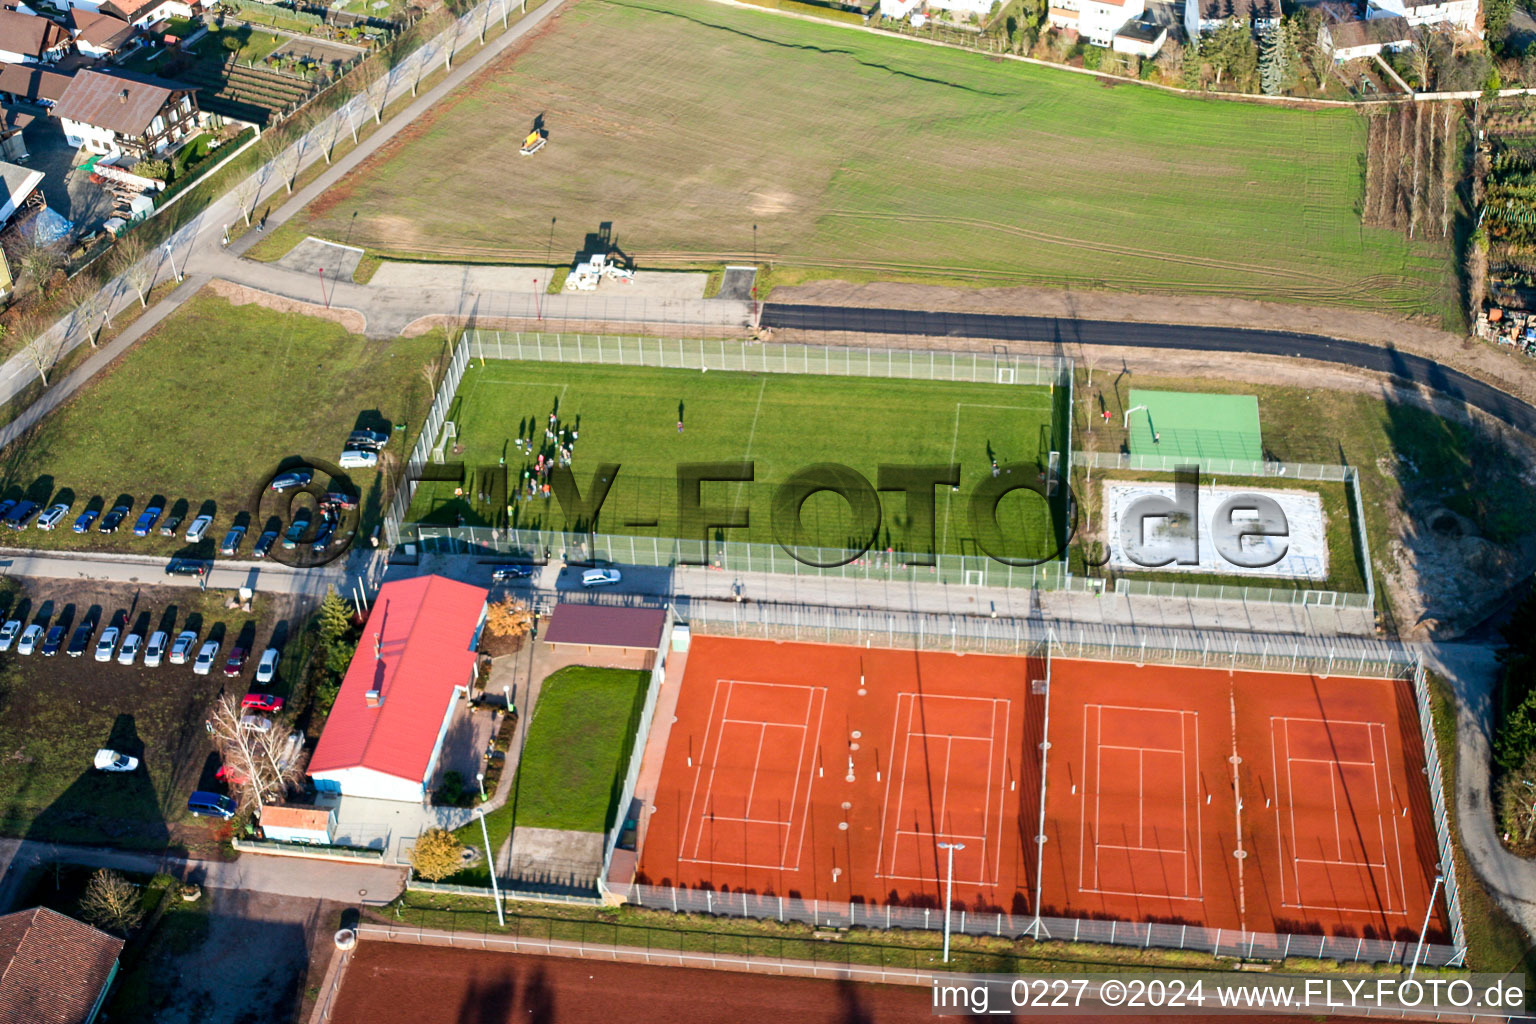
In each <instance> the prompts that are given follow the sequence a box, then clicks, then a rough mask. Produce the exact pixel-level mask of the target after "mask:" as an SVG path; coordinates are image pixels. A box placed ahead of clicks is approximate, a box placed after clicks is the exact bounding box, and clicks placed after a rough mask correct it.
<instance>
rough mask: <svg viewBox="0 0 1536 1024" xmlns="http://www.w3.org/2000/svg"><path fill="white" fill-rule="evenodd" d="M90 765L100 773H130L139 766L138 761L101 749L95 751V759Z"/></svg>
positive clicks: (107, 749) (125, 755)
mask: <svg viewBox="0 0 1536 1024" xmlns="http://www.w3.org/2000/svg"><path fill="white" fill-rule="evenodd" d="M92 763H94V764H95V765H96V770H97V771H101V772H131V771H133V770H134V769H135V768H137V767H138V766H139V759H138V758H136V757H129V756H128V755H127V754H119V753H118V752H117V751H115V750H111V749H109V748H107V747H102V748H101V749H100V750H98V751H96V759H95V761H94V762H92Z"/></svg>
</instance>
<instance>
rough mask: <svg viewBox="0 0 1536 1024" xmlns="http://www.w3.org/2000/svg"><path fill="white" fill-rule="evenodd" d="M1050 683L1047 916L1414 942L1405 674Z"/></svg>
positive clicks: (1417, 869) (1094, 667) (1086, 678)
mask: <svg viewBox="0 0 1536 1024" xmlns="http://www.w3.org/2000/svg"><path fill="white" fill-rule="evenodd" d="M1051 675H1052V684H1051V711H1050V714H1051V722H1050V741H1051V746H1050V754H1049V759H1048V767H1047V795H1046V835H1047V836H1048V837H1049V842H1048V843H1047V845H1046V865H1045V870H1044V879H1045V885H1044V892H1043V900H1042V902H1043V903H1044V908H1045V909H1044V912H1045V913H1046V914H1049V915H1059V916H1063V917H1083V916H1107V917H1114V918H1119V919H1124V920H1136V921H1144V920H1152V921H1164V922H1185V923H1189V924H1199V925H1204V926H1207V927H1213V928H1235V929H1237V928H1241V929H1247V930H1251V931H1259V932H1276V933H1290V932H1299V933H1316V932H1318V931H1319V930H1322V931H1323V932H1325V933H1327V934H1331V935H1359V936H1362V937H1365V938H1387V939H1412V938H1414V937H1416V934H1417V929H1418V927H1419V925H1420V923H1421V922H1422V919H1423V914H1424V909H1425V902H1426V900H1427V899H1428V898H1429V894H1430V890H1431V887H1432V885H1433V878H1434V872H1435V852H1434V850H1435V844H1434V831H1433V824H1432V821H1431V817H1430V811H1429V798H1428V792H1427V789H1426V787H1425V784H1424V776H1423V774H1422V768H1423V765H1424V754H1423V747H1422V743H1421V741H1420V738H1419V734H1418V721H1417V716H1416V711H1415V709H1414V705H1413V698H1412V695H1411V692H1410V691H1409V689H1408V686H1409V684H1408V683H1407V682H1406V681H1402V680H1397V681H1394V680H1384V679H1353V678H1329V679H1320V678H1316V677H1312V676H1304V675H1280V674H1261V673H1252V672H1237V673H1228V672H1226V671H1218V670H1201V669H1188V668H1172V667H1167V666H1147V667H1144V668H1137V667H1135V666H1131V665H1124V664H1112V663H1103V662H1082V661H1066V660H1062V659H1057V660H1055V661H1054V662H1053V663H1052V668H1051ZM1437 926H1438V927H1439V929H1440V935H1439V937H1436V936H1435V934H1434V929H1435V927H1437ZM1446 933H1447V929H1446V927H1445V925H1444V922H1443V921H1437V923H1436V924H1433V925H1432V927H1431V936H1430V941H1435V942H1442V941H1445V935H1446Z"/></svg>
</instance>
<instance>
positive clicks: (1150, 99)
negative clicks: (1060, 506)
mask: <svg viewBox="0 0 1536 1024" xmlns="http://www.w3.org/2000/svg"><path fill="white" fill-rule="evenodd" d="M616 67H622V68H623V69H624V74H623V86H622V87H621V88H612V89H597V90H594V89H592V88H591V87H590V83H591V82H593V81H598V80H603V79H604V78H605V77H606V76H608V75H609V74H611V71H612V69H613V68H616ZM537 116H542V117H543V119H544V123H545V127H546V128H547V130H548V132H549V136H548V137H549V145H548V146H547V147H546V148H545V149H544V150H543V151H542V152H540V153H539V154H538V156H537V157H535V158H530V159H526V160H516V161H510V162H509V161H508V159H507V154H508V152H509V148H508V140H509V139H515V138H520V137H521V136H522V135H523V134H525V133H526V132H527V131H528V129H529V126H530V125H531V124H532V123H533V120H534V118H535V117H537ZM1365 134H1366V132H1365V122H1364V120H1363V118H1362V117H1361V116H1360V115H1359V114H1357V113H1356V112H1354V111H1351V110H1345V109H1330V110H1301V109H1290V108H1276V107H1268V106H1261V105H1258V104H1249V103H1227V102H1219V101H1211V100H1204V99H1198V98H1192V97H1184V96H1177V95H1172V94H1167V93H1163V92H1160V91H1157V90H1153V89H1148V88H1142V87H1138V86H1134V85H1130V84H1125V85H1119V86H1116V87H1114V88H1108V87H1106V83H1104V82H1101V81H1099V80H1097V79H1091V78H1084V77H1082V76H1078V75H1072V74H1068V73H1065V72H1063V71H1061V70H1059V69H1051V68H1043V67H1036V66H1033V65H1025V64H1020V63H1017V62H1011V61H1006V62H1005V61H1001V60H997V59H991V58H988V57H987V56H985V55H981V54H974V53H964V52H959V51H953V50H947V49H941V48H936V47H930V46H923V45H918V44H914V43H911V42H907V41H903V40H900V39H893V38H889V37H884V36H876V35H869V34H864V33H859V32H856V31H851V30H849V29H845V28H841V27H838V26H830V25H817V24H809V23H805V22H802V21H797V20H793V19H790V18H785V17H782V16H779V15H775V14H772V13H768V12H760V11H752V10H741V9H735V8H727V7H724V6H720V5H716V4H711V3H708V2H705V0H670V2H668V3H666V4H659V3H654V2H651V0H584V2H583V3H581V4H579V5H577V6H576V7H573V8H571V9H570V10H568V11H565V12H564V13H563V14H562V15H561V17H560V18H559V19H558V21H556V22H555V23H553V24H552V25H551V27H550V28H549V29H548V31H546V32H544V33H542V34H541V35H540V37H539V39H538V40H537V41H535V42H534V43H532V44H531V45H530V46H529V47H526V48H520V49H518V50H517V51H516V52H515V53H509V54H508V55H507V56H505V57H503V58H501V59H500V60H499V61H498V62H497V63H496V64H494V65H493V66H492V67H489V68H487V69H486V70H485V71H484V72H483V73H482V74H481V75H480V77H479V78H478V79H476V81H475V82H474V83H473V84H472V85H471V86H470V87H468V88H465V89H462V90H460V91H459V92H458V93H457V94H456V95H455V97H454V98H453V99H452V100H451V101H450V102H448V103H446V104H443V105H440V106H439V107H437V108H435V109H434V111H433V112H432V113H431V114H430V115H429V116H428V117H427V118H426V119H425V120H424V121H423V122H422V123H421V124H420V125H418V126H416V127H413V129H412V132H411V133H410V138H408V139H402V140H401V142H400V143H399V144H397V145H395V146H391V147H389V148H388V150H387V152H383V153H380V154H378V155H376V156H375V157H373V158H371V159H370V160H369V161H368V162H367V163H366V164H365V165H364V166H363V167H362V168H361V169H360V170H359V171H358V172H357V173H355V174H353V175H351V176H349V177H348V178H347V179H346V180H345V181H343V182H341V183H340V184H339V185H338V186H337V187H335V188H333V189H331V190H330V191H329V192H328V193H327V194H325V195H323V196H321V197H320V198H319V199H318V200H316V201H315V202H314V203H313V204H311V206H310V208H309V209H308V210H307V211H306V212H305V213H304V214H303V215H302V216H299V217H297V218H295V219H294V220H293V221H292V222H290V223H289V224H288V225H285V226H284V228H283V229H281V230H279V231H278V232H276V233H275V235H274V237H272V238H269V239H268V240H266V242H265V243H264V244H263V245H262V246H260V247H259V249H258V251H259V253H260V254H261V255H262V256H264V257H265V258H276V257H277V256H279V255H281V254H282V253H283V252H285V251H286V250H287V248H289V247H291V246H292V245H293V244H294V243H295V242H297V241H299V240H300V239H302V238H303V237H304V235H306V234H318V235H322V236H326V237H331V238H335V239H337V240H340V239H341V238H342V237H343V236H349V237H350V242H351V244H354V245H361V246H365V247H367V248H369V249H372V250H376V251H378V252H383V253H390V254H396V255H400V256H405V257H413V258H423V257H429V258H430V257H448V258H456V259H463V260H470V261H508V262H525V263H542V262H544V261H545V260H546V259H547V258H548V256H549V255H550V253H551V252H553V254H554V255H555V256H557V257H559V258H566V257H569V256H571V255H572V254H574V253H576V252H578V251H581V250H583V249H584V248H585V247H586V236H587V234H588V233H589V232H596V231H598V230H599V226H600V225H603V224H605V223H606V224H610V225H611V226H612V232H613V235H614V238H615V240H616V242H617V244H618V246H619V247H620V248H621V249H623V250H624V251H625V252H627V253H629V254H631V255H633V256H635V257H636V258H637V260H638V262H639V264H640V265H641V266H642V267H668V266H679V265H689V266H714V265H718V264H719V263H721V262H724V261H739V260H745V259H750V258H752V255H753V253H754V251H755V252H756V254H757V256H758V258H759V259H760V260H762V261H764V262H769V263H772V264H773V265H774V267H775V270H776V273H775V275H774V277H775V278H776V279H777V278H778V277H779V273H778V272H780V271H783V270H785V268H789V270H790V272H791V273H794V272H796V271H797V268H798V270H802V271H806V273H804V274H801V276H802V277H804V276H807V275H808V276H822V277H828V276H841V277H848V278H853V279H857V280H863V279H869V278H892V277H903V278H920V279H925V280H939V281H956V282H961V283H971V284H1004V283H1023V284H1035V285H1045V286H1051V287H1062V286H1069V287H1073V288H1098V289H1114V290H1129V291H1144V292H1185V293H1200V294H1209V295H1219V296H1233V297H1240V298H1273V299H1282V300H1287V301H1295V302H1306V303H1324V304H1344V305H1351V306H1366V307H1369V308H1372V309H1376V310H1381V311H1386V312H1394V313H1402V314H1407V313H1428V314H1430V315H1433V316H1440V315H1443V314H1446V313H1447V311H1450V310H1453V308H1454V306H1455V304H1456V299H1455V276H1454V273H1453V264H1452V261H1451V258H1450V253H1449V250H1448V247H1447V246H1445V245H1443V244H1440V243H1420V242H1409V241H1407V240H1406V239H1404V238H1403V237H1401V236H1400V235H1397V234H1394V233H1391V232H1388V231H1385V230H1377V229H1372V228H1365V227H1363V226H1362V224H1361V221H1360V217H1359V215H1358V213H1357V212H1356V207H1357V205H1358V204H1359V202H1360V201H1361V195H1362V189H1363V178H1362V173H1363V172H1362V169H1361V168H1362V163H1363V159H1362V158H1363V146H1364V140H1365ZM754 226H755V227H756V231H755V232H754ZM807 268H808V269H807Z"/></svg>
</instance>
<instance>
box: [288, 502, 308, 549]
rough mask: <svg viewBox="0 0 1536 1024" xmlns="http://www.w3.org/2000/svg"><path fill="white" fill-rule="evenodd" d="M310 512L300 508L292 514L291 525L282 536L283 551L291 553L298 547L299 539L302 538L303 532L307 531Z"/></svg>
mask: <svg viewBox="0 0 1536 1024" xmlns="http://www.w3.org/2000/svg"><path fill="white" fill-rule="evenodd" d="M309 520H310V511H309V509H307V508H301V509H299V510H298V511H297V512H295V513H294V514H293V525H291V526H289V527H288V532H287V533H285V534H283V549H284V550H285V551H292V550H293V549H294V548H296V547H298V546H299V538H300V537H302V536H304V531H305V530H307V529H309Z"/></svg>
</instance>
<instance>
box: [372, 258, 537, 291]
mask: <svg viewBox="0 0 1536 1024" xmlns="http://www.w3.org/2000/svg"><path fill="white" fill-rule="evenodd" d="M555 269H556V268H554V267H504V266H488V265H487V266H477V265H474V264H467V263H397V262H394V261H390V262H386V263H381V264H380V265H379V269H378V270H376V271H374V273H373V278H372V280H370V281H369V282H368V284H369V286H370V287H375V288H452V289H456V290H458V291H463V292H494V291H500V292H519V293H522V294H526V295H532V294H534V293H535V292H542V291H544V290H545V289H546V288H548V287H549V282H550V281H551V280H552V279H553V278H554V276H555Z"/></svg>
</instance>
